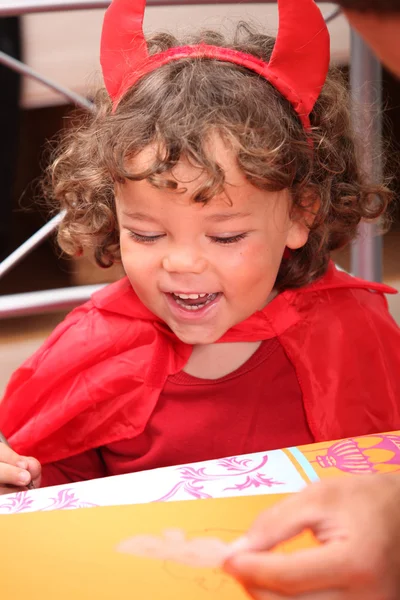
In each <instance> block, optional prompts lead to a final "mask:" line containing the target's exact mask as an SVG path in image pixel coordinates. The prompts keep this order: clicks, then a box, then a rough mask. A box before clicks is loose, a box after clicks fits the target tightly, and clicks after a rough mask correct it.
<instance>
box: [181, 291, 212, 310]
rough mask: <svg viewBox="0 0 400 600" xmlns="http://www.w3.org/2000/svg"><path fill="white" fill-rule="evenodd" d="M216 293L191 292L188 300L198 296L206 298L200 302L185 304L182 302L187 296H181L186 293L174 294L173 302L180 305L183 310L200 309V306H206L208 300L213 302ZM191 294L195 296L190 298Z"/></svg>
mask: <svg viewBox="0 0 400 600" xmlns="http://www.w3.org/2000/svg"><path fill="white" fill-rule="evenodd" d="M217 295H218V294H191V296H190V300H197V299H198V298H199V297H200V298H205V297H206V296H207V298H206V300H205V301H203V302H201V303H200V304H191V305H190V304H186V303H185V302H184V300H186V299H187V298H183V296H186V294H179V295H178V294H174V297H175V302H176V303H177V304H179V306H182V307H183V308H184V309H185V310H192V311H193V310H200V309H201V308H204V307H205V306H207V304H210V302H214V300H215V298H216V297H217ZM192 296H196V297H195V298H192Z"/></svg>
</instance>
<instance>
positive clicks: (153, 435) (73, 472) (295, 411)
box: [42, 338, 315, 486]
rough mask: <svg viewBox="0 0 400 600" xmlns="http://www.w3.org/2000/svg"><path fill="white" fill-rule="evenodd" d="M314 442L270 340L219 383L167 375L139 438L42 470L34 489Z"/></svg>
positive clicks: (285, 365) (290, 373) (283, 359)
mask: <svg viewBox="0 0 400 600" xmlns="http://www.w3.org/2000/svg"><path fill="white" fill-rule="evenodd" d="M314 441H315V440H314V439H313V437H312V435H311V432H310V430H309V427H308V424H307V420H306V416H305V412H304V407H303V402H302V396H301V391H300V387H299V384H298V381H297V377H296V373H295V371H294V368H293V365H292V364H291V362H290V361H289V360H288V358H287V356H286V355H285V353H284V351H283V348H282V346H281V345H280V343H279V341H278V340H277V339H276V338H275V339H272V340H267V341H265V342H263V343H262V344H261V346H260V347H259V349H258V350H257V351H256V352H255V353H254V354H253V356H252V357H251V358H250V359H249V360H248V361H247V362H246V363H245V364H244V365H242V366H241V367H240V368H239V369H237V370H236V371H234V372H233V373H230V374H229V375H226V376H225V377H222V378H220V379H217V380H207V379H198V378H195V377H192V376H191V375H188V374H186V373H184V372H180V373H178V374H176V375H172V376H170V377H169V378H168V380H167V383H166V385H165V388H164V390H163V392H162V393H161V395H160V398H159V401H158V403H157V406H156V408H155V410H154V412H153V414H152V415H151V418H150V420H149V422H148V423H147V426H146V428H145V430H144V432H143V433H142V434H141V435H139V436H137V437H135V438H134V439H130V440H123V441H119V442H115V443H113V444H110V445H108V446H105V447H102V448H99V449H93V450H91V451H88V452H85V453H84V454H79V455H77V456H73V457H71V458H68V459H66V460H62V461H59V462H57V463H54V464H52V465H45V466H44V467H43V478H42V485H43V486H46V485H57V484H60V483H69V482H71V481H81V480H86V479H94V478H97V477H103V476H107V475H119V474H122V473H132V472H135V471H144V470H147V469H155V468H157V467H164V466H169V465H177V464H185V463H189V462H198V461H203V460H210V459H215V458H222V457H225V456H233V455H239V454H248V453H251V452H261V451H266V450H272V449H275V448H283V447H287V446H293V445H302V444H310V443H313V442H314Z"/></svg>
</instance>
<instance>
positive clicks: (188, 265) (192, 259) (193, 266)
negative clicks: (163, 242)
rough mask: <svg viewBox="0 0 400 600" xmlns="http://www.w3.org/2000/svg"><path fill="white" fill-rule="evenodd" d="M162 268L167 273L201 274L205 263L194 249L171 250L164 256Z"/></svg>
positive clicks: (184, 247) (185, 247)
mask: <svg viewBox="0 0 400 600" xmlns="http://www.w3.org/2000/svg"><path fill="white" fill-rule="evenodd" d="M162 266H163V268H164V269H165V270H166V271H168V272H169V273H196V274H200V273H202V272H203V271H204V270H205V268H206V266H207V261H206V260H205V259H204V258H203V257H202V256H201V255H200V254H198V253H197V252H196V251H195V250H194V249H191V248H188V247H187V246H183V247H174V248H171V249H170V251H169V252H168V254H166V255H165V256H164V259H163V262H162Z"/></svg>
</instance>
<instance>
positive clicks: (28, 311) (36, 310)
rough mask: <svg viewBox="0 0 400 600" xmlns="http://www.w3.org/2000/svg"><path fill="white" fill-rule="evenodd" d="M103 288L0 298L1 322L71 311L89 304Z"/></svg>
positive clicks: (79, 287) (64, 289) (74, 288)
mask: <svg viewBox="0 0 400 600" xmlns="http://www.w3.org/2000/svg"><path fill="white" fill-rule="evenodd" d="M102 287H104V285H103V284H98V285H81V286H78V287H71V288H60V289H56V290H40V291H39V292H24V293H23V294H9V295H6V296H0V320H1V319H9V318H11V317H25V316H26V315H35V314H40V313H49V312H60V311H64V310H71V309H72V308H75V307H76V306H79V305H80V304H82V303H83V302H87V300H89V298H90V297H91V296H92V294H94V293H95V292H97V291H98V290H101V288H102Z"/></svg>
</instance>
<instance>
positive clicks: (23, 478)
mask: <svg viewBox="0 0 400 600" xmlns="http://www.w3.org/2000/svg"><path fill="white" fill-rule="evenodd" d="M30 480H31V476H30V473H28V471H25V472H23V473H20V474H19V476H18V483H20V484H21V485H26V484H27V483H29V482H30Z"/></svg>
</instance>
